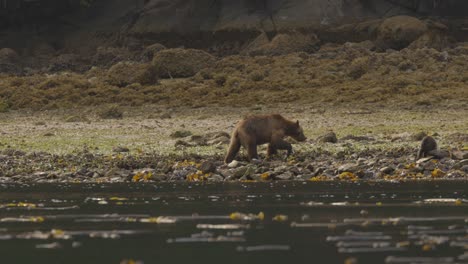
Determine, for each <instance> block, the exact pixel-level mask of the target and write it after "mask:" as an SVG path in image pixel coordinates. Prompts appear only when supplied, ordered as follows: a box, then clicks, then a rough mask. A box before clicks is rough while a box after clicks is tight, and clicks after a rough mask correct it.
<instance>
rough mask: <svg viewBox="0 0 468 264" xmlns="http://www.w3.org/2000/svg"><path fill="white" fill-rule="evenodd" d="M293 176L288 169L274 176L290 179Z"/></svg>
mask: <svg viewBox="0 0 468 264" xmlns="http://www.w3.org/2000/svg"><path fill="white" fill-rule="evenodd" d="M293 178H294V174H293V173H292V172H289V171H287V172H284V173H281V174H279V175H276V176H275V179H277V180H292V179H293Z"/></svg>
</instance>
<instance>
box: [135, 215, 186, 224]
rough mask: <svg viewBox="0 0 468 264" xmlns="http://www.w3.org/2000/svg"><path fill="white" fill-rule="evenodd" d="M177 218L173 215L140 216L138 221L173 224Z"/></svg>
mask: <svg viewBox="0 0 468 264" xmlns="http://www.w3.org/2000/svg"><path fill="white" fill-rule="evenodd" d="M176 221H177V219H175V218H173V217H167V216H158V217H149V218H142V219H140V222H142V223H151V224H174V223H175V222H176Z"/></svg>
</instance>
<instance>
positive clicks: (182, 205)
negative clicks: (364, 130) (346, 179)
mask: <svg viewBox="0 0 468 264" xmlns="http://www.w3.org/2000/svg"><path fill="white" fill-rule="evenodd" d="M466 190H468V182H426V183H402V184H401V183H400V184H396V183H374V184H368V183H323V182H322V183H320V182H319V183H313V182H306V183H302V182H293V183H291V182H288V183H284V182H275V183H271V184H270V183H216V184H188V183H183V184H180V183H178V184H172V183H171V184H101V185H97V184H60V185H57V184H38V185H0V252H1V255H0V263H48V264H51V263H121V262H122V263H123V260H131V261H135V262H136V263H138V262H140V263H270V264H272V263H345V261H346V260H347V261H348V262H347V263H468V253H465V252H466V251H468V201H467V199H468V197H467V191H466ZM352 258H355V260H356V261H357V262H352V261H351V259H352Z"/></svg>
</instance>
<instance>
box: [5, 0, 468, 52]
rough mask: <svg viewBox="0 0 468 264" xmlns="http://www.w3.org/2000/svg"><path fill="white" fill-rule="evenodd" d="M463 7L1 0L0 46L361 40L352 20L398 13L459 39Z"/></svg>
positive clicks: (416, 1) (388, 2) (335, 1)
mask: <svg viewBox="0 0 468 264" xmlns="http://www.w3.org/2000/svg"><path fill="white" fill-rule="evenodd" d="M83 3H84V4H83ZM467 11H468V1H462V0H445V1H441V0H411V1H410V0H406V1H404V0H373V1H371V0H237V1H232V0H87V1H74V0H67V1H63V0H33V1H22V0H2V1H0V30H1V31H0V47H15V48H16V49H19V50H22V51H23V52H22V53H23V54H24V53H25V52H26V53H28V52H31V48H30V46H31V45H35V46H37V45H39V44H38V43H40V42H41V43H40V45H42V46H44V45H43V42H46V43H47V45H48V46H51V47H52V48H53V49H55V50H61V49H72V50H77V49H78V50H79V49H81V50H84V51H86V50H95V49H96V47H97V46H99V45H103V43H112V45H120V46H132V45H133V43H134V42H135V41H136V42H143V44H144V45H147V44H151V43H154V42H160V43H163V44H165V45H167V46H185V47H195V48H204V49H206V48H208V47H211V46H213V44H214V43H215V44H216V43H217V45H219V43H231V45H240V44H238V43H237V42H240V43H242V42H244V41H247V40H251V39H253V38H255V37H256V36H258V34H259V32H266V33H267V35H268V36H269V37H271V36H274V35H275V34H276V33H277V32H281V31H286V30H291V29H294V30H302V31H308V32H314V33H315V34H317V35H319V38H320V39H321V40H322V41H324V42H346V41H361V40H365V39H366V38H369V36H368V35H369V34H372V33H373V32H372V26H369V25H367V26H361V27H360V28H359V29H358V30H356V28H355V25H356V23H358V22H363V21H372V20H375V19H379V18H383V17H390V16H395V15H402V14H403V15H411V16H416V17H419V18H428V17H433V18H434V17H435V18H437V19H438V20H440V19H442V20H444V22H445V23H444V24H446V25H448V26H449V27H450V29H451V30H452V31H453V35H454V36H455V37H457V38H458V39H460V40H463V39H465V38H467V36H468V23H467V22H466V19H465V18H466V17H467V16H468V12H467ZM343 25H345V26H343ZM346 25H348V26H346ZM349 25H354V26H349ZM2 32H3V33H2ZM234 42H236V43H237V44H232V43H234ZM32 49H36V48H32Z"/></svg>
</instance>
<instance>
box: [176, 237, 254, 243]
mask: <svg viewBox="0 0 468 264" xmlns="http://www.w3.org/2000/svg"><path fill="white" fill-rule="evenodd" d="M199 242H209V243H212V242H245V238H243V237H237V236H236V237H231V236H216V237H178V238H170V239H168V240H167V243H169V244H170V243H199Z"/></svg>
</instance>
